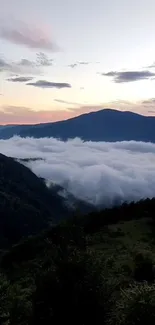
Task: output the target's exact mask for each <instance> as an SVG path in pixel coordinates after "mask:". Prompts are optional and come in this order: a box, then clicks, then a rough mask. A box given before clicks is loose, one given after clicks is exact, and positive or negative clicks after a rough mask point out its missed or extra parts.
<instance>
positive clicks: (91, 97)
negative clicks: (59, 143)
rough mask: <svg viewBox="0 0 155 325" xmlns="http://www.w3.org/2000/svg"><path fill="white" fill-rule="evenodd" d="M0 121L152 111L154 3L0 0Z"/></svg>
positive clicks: (154, 101) (145, 0)
mask: <svg viewBox="0 0 155 325" xmlns="http://www.w3.org/2000/svg"><path fill="white" fill-rule="evenodd" d="M0 8H1V11H0V124H14V123H19V124H21V123H30V124H32V123H39V122H48V121H57V120H62V119H67V118H70V117H73V116H77V115H80V114H83V113H88V112H91V111H94V110H100V109H103V108H116V109H120V110H130V111H134V112H138V113H140V114H144V115H154V114H155V94H154V93H155V40H154V35H155V19H154V12H155V2H154V0H130V1H124V0H115V1H113V0H95V1H94V0H92V1H90V0H89V1H88V0H78V1H73V0H65V1H64V0H40V1H37V0H27V1H25V2H24V1H21V0H14V1H11V0H0Z"/></svg>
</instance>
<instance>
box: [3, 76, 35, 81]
mask: <svg viewBox="0 0 155 325" xmlns="http://www.w3.org/2000/svg"><path fill="white" fill-rule="evenodd" d="M6 80H7V81H10V82H28V81H31V80H33V77H20V76H19V77H15V78H8V79H6Z"/></svg>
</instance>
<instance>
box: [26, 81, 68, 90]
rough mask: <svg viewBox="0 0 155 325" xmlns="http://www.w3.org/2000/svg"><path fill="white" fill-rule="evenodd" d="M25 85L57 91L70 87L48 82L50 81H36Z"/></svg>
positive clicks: (60, 83) (66, 84)
mask: <svg viewBox="0 0 155 325" xmlns="http://www.w3.org/2000/svg"><path fill="white" fill-rule="evenodd" d="M26 85H28V86H34V87H38V88H57V89H62V88H71V85H70V84H69V83H65V82H50V81H46V80H38V81H36V82H29V83H27V84H26Z"/></svg>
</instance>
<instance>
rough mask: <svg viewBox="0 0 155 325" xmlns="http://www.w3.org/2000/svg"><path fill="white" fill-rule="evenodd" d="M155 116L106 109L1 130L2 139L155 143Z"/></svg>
mask: <svg viewBox="0 0 155 325" xmlns="http://www.w3.org/2000/svg"><path fill="white" fill-rule="evenodd" d="M154 130H155V117H154V116H144V115H140V114H137V113H134V112H130V111H119V110H114V109H103V110H100V111H94V112H90V113H86V114H82V115H80V116H77V117H73V118H70V119H68V120H63V121H57V122H49V123H43V124H35V125H18V126H12V127H6V128H2V130H1V129H0V138H1V139H9V138H11V137H12V136H14V135H18V136H21V137H34V138H44V137H54V138H59V139H61V140H63V141H66V140H68V139H73V138H76V137H78V138H81V139H82V140H84V141H107V142H115V141H130V140H135V141H144V142H153V143H155V132H154Z"/></svg>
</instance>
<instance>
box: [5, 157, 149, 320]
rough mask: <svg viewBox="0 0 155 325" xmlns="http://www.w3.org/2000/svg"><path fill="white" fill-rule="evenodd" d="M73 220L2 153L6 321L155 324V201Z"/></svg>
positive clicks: (39, 183)
mask: <svg viewBox="0 0 155 325" xmlns="http://www.w3.org/2000/svg"><path fill="white" fill-rule="evenodd" d="M67 217H68V214H67V210H66V208H65V207H64V205H63V204H62V202H61V199H60V197H59V196H58V195H57V194H55V192H52V191H51V192H49V191H48V190H47V188H46V187H45V185H44V184H43V182H42V180H39V179H38V178H37V177H36V176H35V175H34V174H33V173H31V172H30V171H29V170H28V169H27V168H26V167H24V166H22V165H20V164H18V163H17V162H14V161H13V160H12V159H9V158H6V157H4V156H0V249H1V250H0V325H34V324H37V325H42V324H43V325H50V324H51V325H52V324H53V325H55V324H65V323H66V324H68V325H87V324H97V325H98V324H102V325H104V324H105V325H140V324H147V325H153V324H155V199H153V200H144V201H140V202H138V203H131V204H124V205H123V206H121V207H116V208H113V209H107V210H103V211H101V212H96V211H94V212H92V213H91V214H89V215H86V216H83V217H82V216H79V215H78V217H72V218H71V217H70V216H69V218H67ZM61 218H62V220H63V221H61V222H60V223H59V224H58V220H60V219H61ZM53 220H54V222H55V223H57V225H55V226H54V224H53ZM64 220H66V221H64ZM56 221H57V222H56ZM44 228H47V229H46V230H43V229H44Z"/></svg>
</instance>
